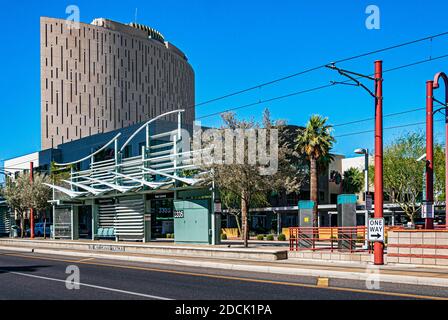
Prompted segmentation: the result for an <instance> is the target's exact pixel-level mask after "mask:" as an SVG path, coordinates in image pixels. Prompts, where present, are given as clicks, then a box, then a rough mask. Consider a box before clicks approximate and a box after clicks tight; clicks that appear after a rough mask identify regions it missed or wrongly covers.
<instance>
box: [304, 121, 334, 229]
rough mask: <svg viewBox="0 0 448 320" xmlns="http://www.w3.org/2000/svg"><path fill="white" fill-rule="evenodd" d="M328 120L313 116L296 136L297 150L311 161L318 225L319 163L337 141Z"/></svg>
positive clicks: (313, 194) (311, 184) (315, 212)
mask: <svg viewBox="0 0 448 320" xmlns="http://www.w3.org/2000/svg"><path fill="white" fill-rule="evenodd" d="M327 121H328V118H324V117H322V116H320V115H313V116H311V118H310V120H309V121H308V123H307V125H306V127H305V128H304V129H302V130H299V132H298V134H297V137H296V146H295V148H296V151H297V152H299V153H302V154H305V155H306V156H307V158H308V160H309V162H310V198H311V200H312V201H314V208H313V224H314V226H317V206H318V199H319V197H318V195H319V192H318V189H319V187H318V176H319V168H318V167H319V163H320V162H322V161H323V160H325V159H328V157H329V155H330V151H331V149H332V148H333V144H334V143H335V142H336V140H335V138H334V137H333V134H332V126H331V125H328V124H327Z"/></svg>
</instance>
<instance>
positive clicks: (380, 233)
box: [368, 218, 384, 242]
mask: <svg viewBox="0 0 448 320" xmlns="http://www.w3.org/2000/svg"><path fill="white" fill-rule="evenodd" d="M368 238H369V241H371V242H384V219H383V218H379V219H377V218H372V219H369V224H368Z"/></svg>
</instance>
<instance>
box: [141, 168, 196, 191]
mask: <svg viewBox="0 0 448 320" xmlns="http://www.w3.org/2000/svg"><path fill="white" fill-rule="evenodd" d="M142 169H143V170H144V171H147V172H149V173H152V174H157V175H160V176H164V177H167V178H171V179H174V180H177V181H180V182H183V183H186V184H188V185H191V186H193V185H195V184H197V183H199V182H200V181H201V180H199V179H192V178H183V177H177V176H173V175H171V174H168V173H165V172H160V171H158V170H153V169H148V168H144V167H142Z"/></svg>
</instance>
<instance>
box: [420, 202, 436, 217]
mask: <svg viewBox="0 0 448 320" xmlns="http://www.w3.org/2000/svg"><path fill="white" fill-rule="evenodd" d="M422 218H423V219H434V204H433V203H431V202H424V203H423V204H422Z"/></svg>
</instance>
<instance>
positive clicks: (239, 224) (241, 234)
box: [233, 214, 243, 237]
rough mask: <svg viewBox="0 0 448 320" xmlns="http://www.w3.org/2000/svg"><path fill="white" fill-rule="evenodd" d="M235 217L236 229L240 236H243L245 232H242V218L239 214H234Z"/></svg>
mask: <svg viewBox="0 0 448 320" xmlns="http://www.w3.org/2000/svg"><path fill="white" fill-rule="evenodd" d="M233 216H234V217H235V221H236V227H237V228H238V232H239V233H240V236H241V237H242V236H243V231H242V230H241V222H240V217H239V216H238V214H233Z"/></svg>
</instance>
